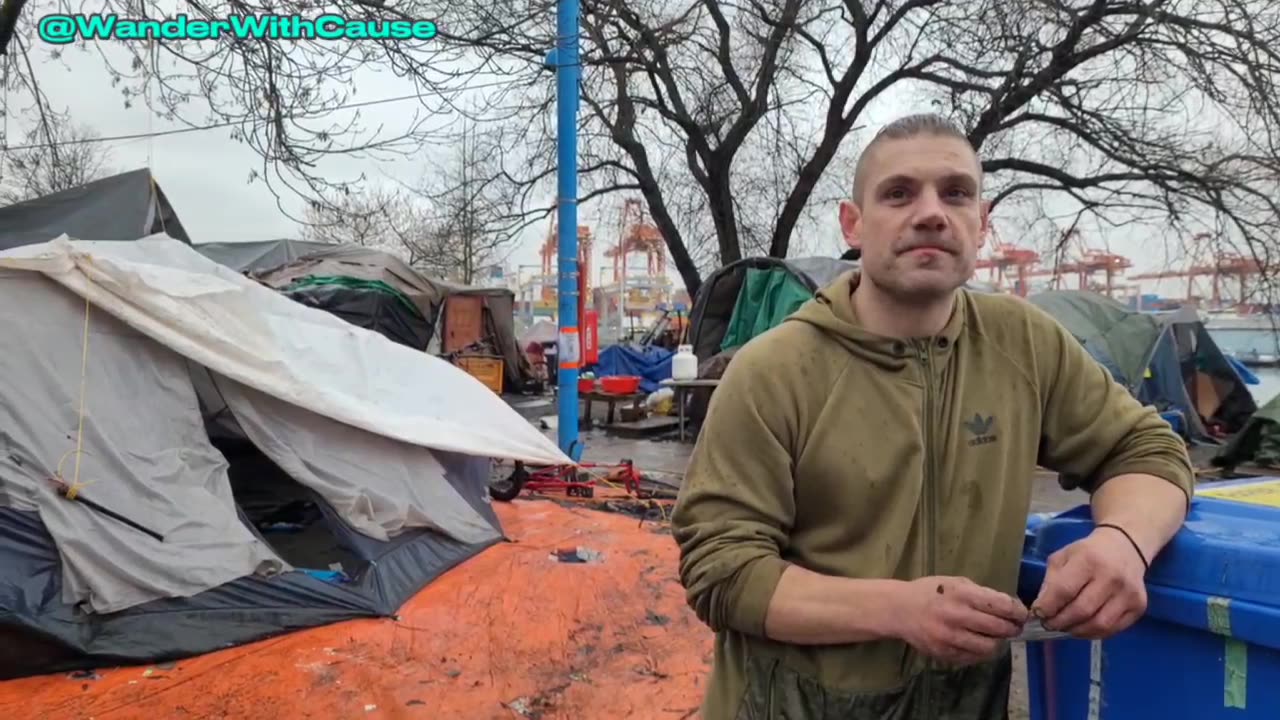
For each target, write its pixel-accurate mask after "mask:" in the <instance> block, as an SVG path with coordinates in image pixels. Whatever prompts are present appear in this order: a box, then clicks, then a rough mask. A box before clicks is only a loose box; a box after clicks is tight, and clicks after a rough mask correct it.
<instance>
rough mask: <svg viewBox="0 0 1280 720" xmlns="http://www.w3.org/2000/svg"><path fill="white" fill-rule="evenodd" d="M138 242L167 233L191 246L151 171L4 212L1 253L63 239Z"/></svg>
mask: <svg viewBox="0 0 1280 720" xmlns="http://www.w3.org/2000/svg"><path fill="white" fill-rule="evenodd" d="M64 233H65V234H67V235H70V236H71V237H92V238H96V239H98V240H139V239H141V238H144V237H147V236H148V235H154V234H156V233H164V234H167V235H168V236H169V237H172V238H174V239H175V240H181V241H182V242H184V243H187V244H188V245H190V244H191V238H189V237H187V231H186V230H185V229H184V228H183V227H182V223H181V222H180V221H179V220H178V214H177V213H175V212H174V210H173V206H172V205H170V204H169V200H168V198H166V197H165V195H164V191H162V190H161V189H160V185H159V184H158V183H156V180H155V177H154V176H153V175H152V174H151V171H150V170H148V169H146V168H142V169H140V170H133V171H131V172H127V173H122V174H120V175H112V176H111V177H108V178H103V179H101V180H95V181H93V182H91V183H86V184H84V185H81V186H79V187H75V188H71V189H70V190H63V191H61V192H56V193H53V194H51V195H45V196H44V197H39V198H36V199H34V200H27V201H25V202H20V203H17V204H15V205H9V206H8V207H3V208H0V250H8V249H9V248H15V247H20V246H23V245H34V244H36V243H42V242H48V241H49V240H52V239H54V238H56V237H58V236H60V235H62V234H64Z"/></svg>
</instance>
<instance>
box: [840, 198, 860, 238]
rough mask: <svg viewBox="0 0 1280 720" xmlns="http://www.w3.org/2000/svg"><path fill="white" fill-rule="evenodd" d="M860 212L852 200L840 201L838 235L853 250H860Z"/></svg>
mask: <svg viewBox="0 0 1280 720" xmlns="http://www.w3.org/2000/svg"><path fill="white" fill-rule="evenodd" d="M861 226H862V211H861V210H859V209H858V206H857V205H855V204H854V202H853V201H852V200H841V201H840V234H841V235H843V236H844V241H845V243H846V244H847V245H848V246H849V247H851V248H855V249H861V248H862V239H861V238H860V237H859V231H860V230H861V229H862V227H861Z"/></svg>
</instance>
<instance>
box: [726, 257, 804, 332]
mask: <svg viewBox="0 0 1280 720" xmlns="http://www.w3.org/2000/svg"><path fill="white" fill-rule="evenodd" d="M811 299H813V291H812V290H810V289H809V288H808V287H806V286H805V284H804V283H803V282H801V281H800V280H799V279H798V278H796V276H795V275H792V274H791V273H790V272H788V271H786V270H784V269H782V268H774V269H769V270H757V269H755V268H749V269H748V270H747V276H746V278H745V279H744V280H743V283H742V290H740V291H739V292H738V302H737V303H736V304H735V305H734V306H733V315H732V316H731V317H730V318H729V329H728V330H727V331H726V332H725V334H724V339H723V340H721V341H720V349H721V350H728V349H729V348H733V347H738V346H739V345H746V344H747V342H748V341H749V340H751V338H753V337H755V336H757V335H760V334H761V333H763V332H765V331H766V330H769V329H770V328H772V327H773V326H775V325H777V324H778V323H780V322H782V321H783V320H784V319H785V318H786V317H787V316H788V315H790V314H791V313H793V312H795V311H796V310H799V309H800V306H801V305H804V304H805V303H806V302H808V301H809V300H811Z"/></svg>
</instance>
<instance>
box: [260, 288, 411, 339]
mask: <svg viewBox="0 0 1280 720" xmlns="http://www.w3.org/2000/svg"><path fill="white" fill-rule="evenodd" d="M344 279H345V280H349V281H350V283H351V284H356V283H363V284H365V286H363V287H351V286H349V285H346V284H343V283H341V282H334V283H331V284H321V283H315V284H302V285H301V286H294V287H290V288H287V289H285V290H283V291H282V292H283V294H284V295H285V296H286V297H288V298H289V299H290V300H293V301H294V302H299V303H302V304H303V305H306V306H307V307H313V308H316V309H318V310H324V311H325V312H327V313H331V314H333V315H336V316H338V317H340V318H342V319H343V320H346V321H347V322H349V323H351V324H352V325H358V326H360V327H362V328H365V329H366V330H373V331H374V332H377V333H380V334H382V335H384V336H386V337H387V338H389V339H391V340H394V341H396V342H398V343H400V344H401V345H404V346H406V347H411V348H413V349H415V350H425V349H426V348H427V345H428V344H429V343H430V342H431V322H430V321H428V320H427V319H426V318H425V317H423V316H422V313H421V312H419V311H418V308H417V307H415V306H414V305H413V304H412V303H410V302H409V301H408V299H407V298H405V297H404V296H403V295H401V294H399V293H397V292H395V291H394V290H393V289H392V288H390V287H389V286H386V285H385V284H383V283H379V282H377V281H368V280H350V279H349V278H344ZM378 285H383V287H385V288H386V290H383V289H382V288H379V287H378Z"/></svg>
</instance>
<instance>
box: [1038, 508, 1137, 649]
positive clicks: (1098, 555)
mask: <svg viewBox="0 0 1280 720" xmlns="http://www.w3.org/2000/svg"><path fill="white" fill-rule="evenodd" d="M1145 574H1146V566H1145V565H1144V564H1143V562H1142V558H1141V557H1139V556H1138V553H1137V551H1136V550H1134V548H1133V545H1131V544H1130V543H1129V540H1128V539H1127V538H1125V536H1124V533H1122V532H1120V531H1119V530H1116V529H1114V528H1106V527H1102V528H1097V529H1095V530H1094V531H1093V532H1092V533H1091V534H1090V535H1089V536H1088V537H1086V538H1084V539H1082V540H1078V541H1076V542H1074V543H1071V544H1070V545H1068V546H1066V547H1064V548H1062V549H1061V550H1059V551H1058V552H1056V553H1054V554H1052V555H1050V556H1049V562H1048V567H1047V568H1046V572H1045V578H1044V585H1043V586H1042V587H1041V588H1040V596H1039V597H1038V598H1036V601H1035V602H1034V603H1032V605H1031V612H1032V614H1034V615H1036V616H1038V617H1039V618H1040V619H1041V620H1042V621H1043V625H1044V627H1045V629H1047V630H1058V631H1060V632H1068V633H1071V634H1072V635H1075V636H1076V637H1081V638H1088V639H1091V640H1100V639H1103V638H1107V637H1110V636H1112V635H1115V634H1116V633H1118V632H1120V631H1122V630H1124V629H1126V628H1128V627H1129V626H1130V625H1132V624H1133V623H1135V622H1137V621H1138V619H1139V618H1141V617H1142V614H1143V613H1145V612H1146V611H1147V588H1146V584H1145V582H1144V575H1145Z"/></svg>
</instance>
